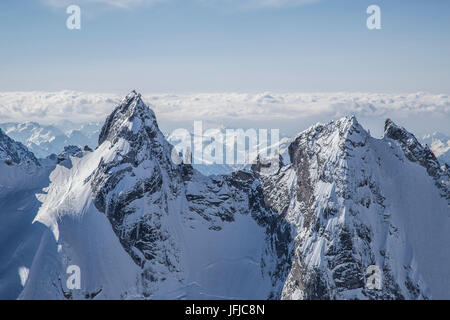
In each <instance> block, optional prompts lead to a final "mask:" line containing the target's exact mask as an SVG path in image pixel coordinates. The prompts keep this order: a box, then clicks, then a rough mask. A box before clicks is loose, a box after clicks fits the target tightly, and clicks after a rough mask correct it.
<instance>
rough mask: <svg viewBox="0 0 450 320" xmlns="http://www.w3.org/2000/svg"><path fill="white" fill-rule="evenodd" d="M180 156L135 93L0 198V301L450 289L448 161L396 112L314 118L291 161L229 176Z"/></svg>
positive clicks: (325, 295)
mask: <svg viewBox="0 0 450 320" xmlns="http://www.w3.org/2000/svg"><path fill="white" fill-rule="evenodd" d="M5 137H6V136H5ZM4 139H5V140H6V138H4ZM8 139H9V138H8ZM0 141H1V140H0ZM8 141H10V140H8ZM4 145H6V146H11V145H12V146H14V148H13V149H17V148H18V147H17V145H18V144H17V145H15V144H12V143H8V144H4ZM22 147H23V146H22ZM16 151H17V150H16ZM16 151H12V150H9V148H8V151H4V153H5V154H6V153H8V154H13V153H14V154H16V153H17V152H16ZM176 154H177V152H174V147H173V146H172V145H171V144H170V143H169V142H168V141H167V139H166V137H165V136H164V134H163V133H162V132H161V131H160V129H159V126H158V123H157V121H156V117H155V113H154V112H153V111H152V110H151V109H150V108H149V107H148V105H147V104H146V103H144V101H143V100H142V97H141V95H140V94H139V93H137V92H135V91H133V92H131V93H130V94H129V95H127V96H126V98H125V99H124V100H123V101H122V102H121V103H120V104H119V105H118V106H117V107H116V108H115V109H114V111H113V112H112V113H111V114H110V115H109V116H108V117H107V119H106V121H105V123H104V125H103V127H102V129H101V130H100V133H99V140H98V147H97V148H96V149H95V150H92V149H81V148H79V147H76V146H74V147H68V148H66V149H65V150H64V152H63V153H61V154H60V155H59V156H58V157H60V158H61V159H60V160H57V161H54V162H48V164H47V166H46V167H45V168H47V170H48V171H47V172H48V174H47V176H42V175H41V179H36V181H38V182H39V183H36V184H35V185H34V188H32V189H31V190H30V189H28V188H23V187H22V184H21V185H20V186H17V185H16V186H15V187H14V188H16V189H15V190H16V192H15V193H14V194H15V195H16V196H15V197H13V198H9V197H7V196H2V194H1V193H0V208H2V209H1V210H2V212H1V213H2V214H1V219H2V223H1V225H0V228H1V230H8V232H9V233H10V234H11V235H15V236H6V237H5V236H2V234H3V233H2V232H0V248H1V249H0V258H1V259H2V260H4V261H11V262H10V263H9V264H8V265H6V266H5V265H2V266H0V274H1V275H4V276H3V278H2V279H1V281H0V298H21V299H236V298H237V299H428V298H447V299H448V298H450V296H449V291H448V288H449V287H450V270H449V269H448V265H450V233H449V232H448V230H450V215H449V202H450V197H449V181H450V178H449V169H448V166H442V165H440V164H439V163H438V162H437V160H436V157H435V156H434V154H433V153H432V152H431V151H430V149H429V148H428V147H427V146H422V145H421V144H420V143H419V142H418V140H417V139H416V138H415V137H414V135H412V134H411V133H409V132H408V131H406V130H405V129H404V128H401V127H399V126H397V125H395V124H394V123H393V122H392V121H390V120H387V121H386V125H385V134H384V137H383V138H381V139H375V138H373V137H371V136H370V134H369V133H368V132H367V131H366V130H365V129H364V128H363V127H362V126H361V125H360V124H359V123H358V121H357V119H356V118H355V117H345V118H342V119H340V120H337V121H331V122H329V123H327V124H317V125H315V126H313V127H311V128H309V129H307V130H305V131H303V132H301V133H300V134H298V135H297V136H295V137H294V138H293V139H292V140H291V142H290V144H289V146H288V148H287V156H288V157H289V159H288V161H283V159H282V158H281V157H280V158H278V159H274V161H272V162H268V163H267V162H264V163H263V162H261V161H258V162H256V163H254V164H253V165H252V166H251V168H250V169H251V170H245V171H242V170H237V171H234V172H232V173H230V174H225V175H213V176H206V175H203V174H202V173H200V172H199V171H197V170H196V169H195V168H194V167H193V166H192V165H190V164H188V163H184V162H183V161H182V159H176V160H178V161H173V160H174V155H175V156H176ZM41 166H42V164H41ZM271 166H274V167H273V170H267V169H268V168H269V169H270V168H271ZM3 168H4V170H5V172H7V170H12V169H11V168H14V166H4V167H2V170H3ZM11 177H14V176H11ZM10 182H11V183H12V181H10ZM2 183H3V184H4V185H5V184H8V183H9V182H8V181H3V182H2ZM6 187H8V186H6ZM14 188H12V187H11V188H9V190H11V189H14ZM9 194H11V193H9ZM18 253H20V254H18ZM74 265H75V266H77V267H78V268H79V269H80V270H81V282H80V288H75V289H74V288H72V287H68V286H67V283H66V280H67V278H68V274H67V270H68V267H70V266H74Z"/></svg>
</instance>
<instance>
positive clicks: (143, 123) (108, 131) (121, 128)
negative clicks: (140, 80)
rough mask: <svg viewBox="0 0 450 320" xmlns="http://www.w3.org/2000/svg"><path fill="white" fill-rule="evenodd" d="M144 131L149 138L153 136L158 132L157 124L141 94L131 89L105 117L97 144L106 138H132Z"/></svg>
mask: <svg viewBox="0 0 450 320" xmlns="http://www.w3.org/2000/svg"><path fill="white" fill-rule="evenodd" d="M144 128H145V130H143V129H144ZM144 131H145V132H146V134H147V135H148V136H149V138H154V137H155V135H156V134H157V133H159V128H158V124H157V123H156V117H155V113H154V112H153V110H151V109H150V108H149V107H148V106H147V105H146V104H145V103H144V102H143V101H142V98H141V94H140V93H137V92H136V91H134V90H133V91H131V92H130V93H129V94H128V95H127V96H126V97H125V99H124V100H123V101H122V103H121V104H120V105H119V106H118V107H117V108H116V109H115V110H114V111H113V112H112V113H111V114H110V115H109V116H108V118H107V119H106V122H105V124H104V125H103V128H102V130H101V132H100V136H99V140H98V142H99V143H98V144H99V145H101V144H102V143H103V142H104V141H106V140H108V141H110V142H112V143H114V142H116V141H117V140H118V138H124V139H126V140H130V139H131V140H134V139H135V138H133V136H136V135H140V134H142V133H143V132H144Z"/></svg>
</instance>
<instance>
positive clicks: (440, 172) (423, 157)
mask: <svg viewBox="0 0 450 320" xmlns="http://www.w3.org/2000/svg"><path fill="white" fill-rule="evenodd" d="M384 135H385V137H387V138H390V139H392V140H395V141H397V142H398V144H399V145H400V147H401V148H402V150H403V152H404V153H405V156H406V157H407V158H408V160H409V161H412V162H416V163H418V164H420V165H421V166H423V167H424V168H425V169H426V170H427V172H428V174H429V175H430V176H431V177H432V178H433V179H434V180H435V182H436V186H437V187H438V188H439V189H440V190H441V194H442V195H443V196H444V197H445V198H446V199H447V200H448V201H449V204H450V185H449V184H448V181H449V180H450V168H449V167H448V165H445V166H443V167H442V168H441V166H440V164H439V161H438V160H437V158H436V156H435V155H434V153H433V152H432V151H431V150H430V148H429V147H428V146H425V147H424V146H422V145H421V144H420V143H419V141H418V140H417V138H416V137H415V136H414V135H413V134H412V133H409V132H408V131H407V130H406V129H405V128H402V127H399V126H397V125H396V124H395V123H394V122H393V121H392V120H390V119H387V120H386V122H385V124H384ZM446 182H447V183H446Z"/></svg>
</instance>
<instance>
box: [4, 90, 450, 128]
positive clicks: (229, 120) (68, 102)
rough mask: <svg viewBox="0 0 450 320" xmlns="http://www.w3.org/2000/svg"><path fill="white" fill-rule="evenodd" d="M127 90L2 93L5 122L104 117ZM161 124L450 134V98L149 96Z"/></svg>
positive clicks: (420, 95)
mask: <svg viewBox="0 0 450 320" xmlns="http://www.w3.org/2000/svg"><path fill="white" fill-rule="evenodd" d="M124 95H125V93H124V94H102V93H83V92H74V91H60V92H2V93H0V123H4V122H27V121H35V122H39V123H41V124H51V123H56V122H60V121H61V120H71V121H75V122H92V121H103V120H104V119H105V117H106V116H107V115H108V114H109V113H110V112H111V111H112V110H113V108H114V106H116V105H117V104H118V103H120V101H121V100H122V99H123V97H124ZM142 96H143V99H144V101H145V102H147V103H149V104H150V105H151V107H152V109H153V110H154V111H155V113H156V116H157V118H158V121H159V123H160V124H161V125H162V127H163V128H165V129H167V130H170V129H174V128H177V127H187V128H189V127H190V126H191V125H192V124H193V121H197V120H202V121H204V122H205V123H210V126H215V125H217V126H219V125H220V126H226V127H235V128H238V127H239V128H250V127H252V128H263V127H264V128H267V127H271V128H280V129H281V131H282V132H283V133H284V134H295V133H297V132H299V131H300V130H303V129H305V128H307V127H308V126H310V125H312V124H314V123H316V122H318V121H321V122H326V121H329V120H332V119H336V118H340V117H342V116H346V115H352V114H354V115H356V116H357V118H358V119H359V120H360V121H361V122H362V123H363V125H366V127H367V128H369V129H371V128H372V127H373V128H374V130H375V131H376V133H377V134H378V133H380V132H381V131H382V121H384V120H385V118H392V119H393V120H394V121H397V122H399V123H400V124H401V125H404V126H405V127H407V128H408V129H409V130H412V131H413V132H415V133H418V134H425V133H431V132H435V131H441V132H443V133H445V134H449V133H450V132H449V130H450V129H449V128H448V127H449V126H448V124H449V123H450V122H449V120H450V98H449V96H448V95H444V94H440V95H437V94H429V93H414V94H376V93H283V94H281V93H267V92H266V93H252V94H247V93H203V94H143V95H142Z"/></svg>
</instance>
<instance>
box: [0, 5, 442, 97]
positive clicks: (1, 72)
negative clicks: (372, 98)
mask: <svg viewBox="0 0 450 320" xmlns="http://www.w3.org/2000/svg"><path fill="white" fill-rule="evenodd" d="M149 2H152V1H147V0H95V1H92V0H79V1H76V0H73V1H70V2H65V0H61V1H57V0H21V1H17V0H2V1H1V2H0V37H1V40H2V41H1V42H2V44H1V47H0V61H1V63H0V91H11V90H20V91H22V90H46V91H52V90H63V89H70V90H82V91H87V92H118V93H125V92H128V91H129V90H130V89H131V88H136V89H137V90H139V91H142V92H177V93H183V92H224V91H239V92H261V91H278V92H286V91H291V92H292V91H296V92H317V91H322V92H323V91H349V92H355V91H365V92H388V93H391V92H402V93H404V92H416V91H426V92H432V93H446V94H447V93H449V92H450V58H449V57H450V19H448V16H449V15H450V1H448V0H440V1H439V0H428V1H425V0H422V1H417V0H409V1H404V0H389V1H377V0H370V1H366V0H353V1H350V0H321V1H303V0H284V1H283V0H281V1H280V0H241V1H237V0H160V1H156V2H157V3H154V4H149ZM304 2H311V3H309V4H308V3H306V4H305V3H304ZM68 3H72V4H79V5H80V7H81V9H82V25H81V26H82V28H81V30H68V29H67V28H66V25H65V21H66V19H67V17H68V15H67V14H66V12H65V8H66V6H67V4H68ZM238 3H246V4H248V5H246V6H243V5H239V6H238ZM264 3H265V4H266V5H265V6H264V5H261V4H264ZM117 4H123V6H117ZM267 4H269V5H267ZM270 4H271V5H270ZM370 4H378V5H379V6H380V7H381V10H382V30H377V31H369V30H368V29H367V28H366V18H367V14H366V8H367V7H368V5H370Z"/></svg>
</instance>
